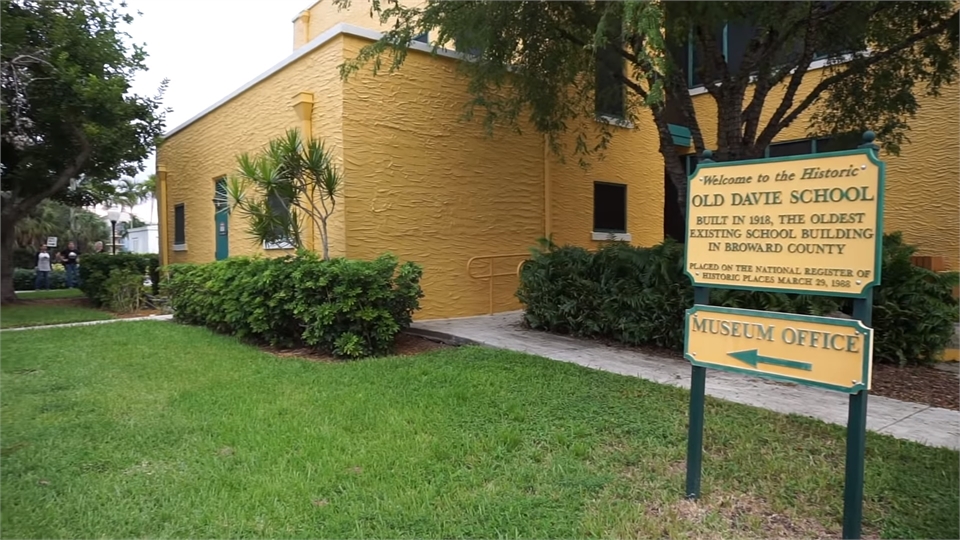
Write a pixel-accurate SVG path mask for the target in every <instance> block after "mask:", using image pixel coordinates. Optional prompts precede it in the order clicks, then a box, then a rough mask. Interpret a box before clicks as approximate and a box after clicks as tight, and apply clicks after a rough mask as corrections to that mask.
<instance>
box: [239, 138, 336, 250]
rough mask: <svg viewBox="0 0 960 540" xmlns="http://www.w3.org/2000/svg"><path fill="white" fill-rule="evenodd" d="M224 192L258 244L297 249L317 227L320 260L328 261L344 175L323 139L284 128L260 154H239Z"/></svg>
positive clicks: (302, 246)
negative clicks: (331, 222) (281, 244)
mask: <svg viewBox="0 0 960 540" xmlns="http://www.w3.org/2000/svg"><path fill="white" fill-rule="evenodd" d="M226 188H227V189H226V197H227V199H228V200H227V201H226V203H227V204H226V205H225V207H226V208H227V211H230V212H232V211H238V212H239V213H240V214H241V215H242V216H243V217H245V218H246V224H247V232H248V233H249V234H250V235H251V236H252V237H253V238H254V239H255V240H256V241H257V242H260V243H263V242H284V243H289V244H290V245H291V246H292V247H294V248H296V249H298V250H299V249H303V248H304V244H303V242H304V239H305V233H306V232H307V231H312V230H317V229H319V231H320V238H321V243H322V245H323V258H324V260H329V259H330V238H329V234H328V232H327V229H328V222H329V220H330V217H331V216H332V215H333V212H334V210H335V209H336V205H337V197H339V196H340V193H341V191H342V189H343V174H342V172H341V171H340V169H339V168H338V167H337V165H336V163H334V160H333V153H332V152H331V151H330V149H329V148H327V147H326V146H325V145H324V143H323V141H321V140H319V139H314V138H310V139H307V140H304V139H303V137H301V135H300V132H299V130H296V129H291V130H288V131H287V132H286V134H285V135H284V136H283V137H278V138H276V139H273V140H271V141H270V142H269V143H268V144H267V147H266V148H265V149H264V150H263V151H262V152H260V153H259V154H257V155H254V156H251V155H249V154H247V153H244V154H241V155H240V156H238V157H237V174H235V175H233V176H231V177H230V178H229V179H228V180H227V183H226Z"/></svg>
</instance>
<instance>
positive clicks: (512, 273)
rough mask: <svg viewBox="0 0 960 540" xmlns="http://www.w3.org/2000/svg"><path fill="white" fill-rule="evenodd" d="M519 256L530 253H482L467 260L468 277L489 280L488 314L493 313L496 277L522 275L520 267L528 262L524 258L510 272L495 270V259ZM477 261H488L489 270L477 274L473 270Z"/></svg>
mask: <svg viewBox="0 0 960 540" xmlns="http://www.w3.org/2000/svg"><path fill="white" fill-rule="evenodd" d="M517 257H528V258H529V257H530V253H529V252H528V253H510V254H504V255H480V256H477V257H470V259H469V260H468V261H467V277H469V278H470V279H475V280H484V279H485V280H487V294H488V300H489V305H488V309H487V314H488V315H493V285H494V281H495V278H498V277H506V276H517V275H520V269H521V268H523V265H524V264H525V263H526V262H527V259H524V260H523V261H521V262H520V264H518V265H517V268H516V270H513V271H510V272H494V271H493V270H494V261H495V260H498V259H514V258H517ZM476 261H486V262H487V269H488V272H487V273H485V274H480V275H477V274H475V273H474V272H473V270H474V268H473V263H474V262H476Z"/></svg>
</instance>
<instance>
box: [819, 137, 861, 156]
mask: <svg viewBox="0 0 960 540" xmlns="http://www.w3.org/2000/svg"><path fill="white" fill-rule="evenodd" d="M859 143H860V134H859V133H849V134H841V135H834V136H831V137H821V138H819V139H817V141H816V145H817V146H816V153H818V154H822V153H824V152H840V151H843V150H854V149H856V148H857V145H858V144H859Z"/></svg>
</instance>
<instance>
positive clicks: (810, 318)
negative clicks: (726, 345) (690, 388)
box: [683, 304, 874, 395]
mask: <svg viewBox="0 0 960 540" xmlns="http://www.w3.org/2000/svg"><path fill="white" fill-rule="evenodd" d="M699 312H705V313H720V314H728V315H746V316H751V317H764V318H770V319H779V320H784V321H797V322H812V323H819V324H831V325H834V326H844V327H847V328H854V329H856V330H859V331H860V332H862V333H863V336H864V340H863V345H864V346H863V354H862V356H863V358H862V360H861V382H860V384H857V385H853V386H837V385H834V384H828V383H822V382H816V381H810V380H806V379H796V378H793V377H790V376H789V375H780V374H777V373H764V372H762V371H757V370H751V369H747V368H738V367H733V366H718V365H716V364H713V363H707V362H701V361H699V360H697V359H696V358H695V357H693V356H691V355H690V353H689V347H690V332H689V329H690V317H692V316H693V315H696V314H697V313H699ZM683 330H684V335H683V358H684V359H685V360H687V361H689V362H690V363H691V364H692V365H694V366H697V367H702V368H706V369H716V370H720V371H727V372H730V373H739V374H741V375H750V376H753V377H760V378H763V379H771V380H775V381H780V382H789V383H794V384H799V385H801V386H812V387H814V388H820V389H823V390H832V391H835V392H842V393H844V394H850V395H853V394H857V393H858V392H861V391H864V390H867V383H866V381H869V380H871V377H872V375H873V373H872V372H873V341H874V340H873V328H870V327H868V326H866V325H865V324H863V322H862V321H860V320H859V319H841V318H839V317H821V316H817V315H798V314H795V313H781V312H779V311H761V310H757V309H742V308H731V307H724V306H711V305H708V304H694V305H693V307H692V308H688V309H687V310H686V312H685V313H684V316H683Z"/></svg>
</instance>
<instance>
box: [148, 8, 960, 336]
mask: <svg viewBox="0 0 960 540" xmlns="http://www.w3.org/2000/svg"><path fill="white" fill-rule="evenodd" d="M378 28H379V24H378V22H377V21H376V20H374V19H371V18H370V16H369V10H368V8H367V6H364V5H359V6H356V7H354V8H353V9H350V10H343V11H340V10H338V9H337V8H336V7H335V6H333V5H332V3H331V2H330V0H322V1H321V2H318V3H316V4H314V5H313V6H311V7H310V8H309V9H307V10H305V11H304V12H302V13H301V14H299V15H298V16H297V18H296V19H295V20H294V51H293V53H292V54H291V55H290V56H289V57H287V58H286V59H284V60H283V61H281V62H280V63H279V64H277V65H276V66H274V67H273V68H271V69H269V70H267V71H266V72H265V73H263V74H262V75H260V76H259V77H257V78H256V79H254V80H252V81H250V82H249V83H247V84H246V85H244V86H243V87H241V88H239V89H238V90H236V91H235V92H233V93H232V94H230V95H229V96H226V97H225V98H223V99H222V100H220V101H219V102H217V103H216V104H214V105H212V106H211V107H209V108H208V109H206V110H205V111H203V112H201V113H200V114H198V115H197V116H196V117H194V118H192V119H191V120H189V121H187V122H186V123H184V124H183V125H181V126H178V127H176V128H174V129H172V130H171V131H170V132H169V133H167V135H166V138H165V140H164V142H163V144H162V145H161V147H160V148H159V150H158V154H157V174H158V179H159V180H160V182H159V184H160V193H159V199H160V207H161V208H160V216H161V227H160V231H161V233H160V234H161V238H160V242H161V259H162V261H163V263H164V264H168V263H182V262H208V261H213V260H215V259H217V258H222V257H225V256H235V255H253V254H256V253H263V254H266V255H271V254H277V253H287V252H288V251H287V250H285V249H282V247H283V246H262V245H257V244H256V243H255V242H254V241H253V240H252V239H251V238H250V237H249V236H247V235H246V233H245V227H244V224H242V223H239V222H238V221H239V220H238V219H236V218H234V219H229V218H228V217H226V215H225V214H224V213H223V212H219V213H218V212H217V211H216V208H215V205H214V202H213V200H214V198H215V190H216V189H217V188H216V186H217V180H218V179H221V178H223V177H224V176H225V175H228V174H232V173H233V172H234V170H235V168H236V156H237V155H238V154H241V153H243V152H256V151H258V150H260V149H261V148H262V147H263V146H264V145H265V144H266V143H267V141H269V140H270V139H271V138H275V137H277V136H280V135H282V134H283V133H284V131H285V130H287V129H289V128H299V129H301V130H302V131H303V132H305V133H309V134H311V135H313V136H314V137H322V138H323V139H324V140H325V141H326V142H327V143H328V145H330V146H332V147H333V148H334V149H335V158H336V160H337V161H338V164H339V166H340V167H341V169H342V171H343V173H344V178H345V184H344V191H343V197H342V200H340V201H339V202H338V205H337V211H336V213H335V214H334V216H333V218H332V219H331V223H330V249H331V255H333V256H346V257H350V258H359V259H367V258H373V257H375V256H377V255H379V254H381V253H383V252H387V251H389V252H391V253H394V254H395V255H397V256H398V257H400V258H401V260H412V261H416V262H418V263H420V264H421V265H423V267H424V276H423V281H422V286H423V289H424V292H425V297H424V298H423V300H422V303H421V305H422V309H421V311H420V312H419V313H418V314H417V317H418V318H420V319H427V318H440V317H459V316H470V315H479V314H484V313H488V312H490V311H504V310H509V309H517V308H518V307H519V304H518V302H517V300H516V298H515V297H514V293H515V291H516V288H517V277H516V270H517V267H518V265H519V264H520V263H521V262H522V261H523V260H524V258H525V257H526V254H527V253H528V250H529V248H530V247H532V246H533V245H535V242H536V240H537V239H538V238H540V237H543V236H548V235H552V236H553V239H554V241H555V242H556V243H558V244H576V245H581V246H585V247H591V246H596V245H598V244H599V243H600V241H603V240H606V239H609V238H611V234H612V235H613V236H612V238H615V239H617V240H620V241H626V242H631V243H633V244H635V245H644V246H646V245H653V244H656V243H658V242H660V241H662V239H663V237H664V191H665V189H664V166H663V158H662V157H661V155H660V153H659V151H658V146H659V141H658V138H657V134H656V131H655V128H654V126H653V123H652V119H649V118H648V117H647V115H644V114H641V120H639V121H638V122H637V124H635V125H634V124H627V123H619V124H617V125H616V126H615V127H614V128H613V129H615V131H616V132H615V134H614V136H613V140H612V142H611V144H610V146H609V147H608V149H607V150H606V152H605V157H604V159H603V160H599V161H594V162H593V163H592V165H591V167H589V168H587V169H584V168H581V167H580V166H579V165H578V164H577V163H576V159H567V160H565V162H561V161H560V160H558V159H557V158H556V157H554V156H553V155H552V154H551V153H550V152H549V150H548V148H547V145H546V141H545V139H544V138H543V136H541V135H538V134H536V132H535V130H533V129H526V130H523V134H522V135H520V134H517V133H515V132H513V131H511V130H508V129H501V130H495V132H494V135H493V137H488V136H487V135H486V134H485V133H484V130H483V127H482V126H481V125H480V123H479V122H465V121H463V120H462V119H461V118H462V111H463V106H464V104H465V103H466V102H467V100H468V99H469V94H468V92H467V89H466V82H465V81H464V80H463V79H462V78H458V77H457V75H456V72H455V69H456V62H460V61H464V60H462V58H461V56H460V55H459V54H457V53H456V52H454V51H447V50H441V51H440V52H439V53H438V54H436V55H432V54H430V52H431V46H430V45H428V44H426V43H424V42H418V41H415V42H414V43H413V45H412V46H411V52H410V55H409V56H408V58H407V60H406V62H405V64H404V66H403V68H402V69H400V70H399V71H398V72H396V73H393V74H385V73H381V74H380V75H377V76H373V75H372V74H371V73H370V71H369V69H364V70H361V72H360V73H359V74H357V75H355V76H352V77H350V78H349V79H348V80H346V81H343V80H341V78H340V76H339V71H338V69H337V68H338V66H339V65H340V64H341V63H342V62H343V61H344V60H347V59H351V58H353V57H355V56H356V54H357V53H358V52H359V50H360V48H361V47H363V46H364V45H366V44H368V43H370V42H372V41H374V40H376V39H378V38H379V37H380V33H379V31H378ZM691 93H696V90H691ZM957 98H958V95H957V89H956V87H951V88H949V89H947V91H946V92H944V94H943V96H942V97H940V98H939V99H937V100H928V101H926V102H924V106H923V108H922V109H921V111H920V113H919V115H918V118H917V119H915V120H914V121H913V122H912V123H911V127H912V128H913V131H912V132H911V139H912V141H913V142H912V143H911V144H910V145H908V146H906V147H904V149H903V152H902V155H901V157H899V158H887V159H888V163H889V166H888V182H887V186H888V195H887V216H886V221H885V225H886V227H887V230H903V231H904V232H905V233H906V236H907V240H908V241H910V242H913V243H917V244H919V245H920V246H921V248H922V250H923V251H924V253H925V254H929V255H941V256H944V257H946V260H947V264H948V265H949V267H951V268H957V267H958V261H957V254H958V249H960V248H958V242H957V232H958V229H960V223H958V198H960V187H958V186H960V183H958V181H957V178H958V176H960V171H958V164H957V159H956V156H957V155H958V150H960V148H958V141H957V137H956V132H957V128H956V123H955V121H956V118H957V117H958V116H960V114H958V113H960V102H958V99H957ZM694 100H695V105H696V107H697V108H698V115H699V117H700V118H708V117H709V116H707V115H709V114H710V107H711V106H712V105H713V102H712V101H711V100H710V98H709V96H706V95H697V96H695V98H694ZM590 121H591V122H592V121H594V120H593V119H590ZM598 121H603V120H598ZM701 124H702V128H703V129H704V130H705V139H706V140H707V141H712V140H714V134H713V133H711V132H710V129H712V128H713V123H712V122H710V121H702V122H701ZM804 126H805V123H804V122H803V121H800V122H797V123H796V124H794V126H793V127H791V128H790V129H789V130H787V132H785V133H783V134H782V135H781V137H780V139H779V140H781V141H791V140H792V139H802V137H803V131H804V129H803V128H804ZM945 133H946V134H950V133H952V134H953V135H952V136H945V135H944V134H945ZM678 144H680V142H678ZM306 237H307V242H308V244H311V245H316V246H318V247H319V233H318V232H317V231H313V232H312V233H308V234H307V235H306ZM311 242H312V243H311ZM218 244H219V245H218ZM490 274H493V275H494V276H495V277H493V278H489V277H487V276H489V275H490Z"/></svg>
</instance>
